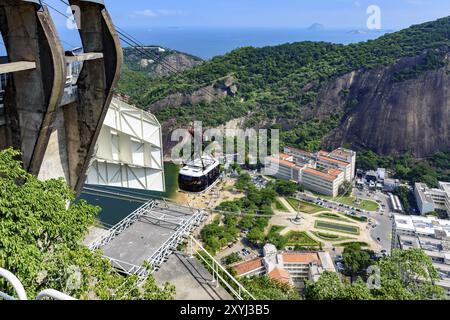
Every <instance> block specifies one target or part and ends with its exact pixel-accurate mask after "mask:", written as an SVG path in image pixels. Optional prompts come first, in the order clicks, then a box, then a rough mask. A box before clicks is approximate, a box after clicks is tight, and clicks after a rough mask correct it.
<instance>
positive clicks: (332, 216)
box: [317, 212, 351, 222]
mask: <svg viewBox="0 0 450 320" xmlns="http://www.w3.org/2000/svg"><path fill="white" fill-rule="evenodd" d="M317 217H319V218H325V219H331V220H337V221H343V222H351V221H350V220H349V219H347V218H344V217H342V216H340V215H338V214H335V213H328V212H325V213H321V214H319V215H318V216H317ZM349 218H350V217H349Z"/></svg>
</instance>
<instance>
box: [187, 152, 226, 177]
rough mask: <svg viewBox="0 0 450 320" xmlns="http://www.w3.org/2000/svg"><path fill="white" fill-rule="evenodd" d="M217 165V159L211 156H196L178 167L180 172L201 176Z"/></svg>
mask: <svg viewBox="0 0 450 320" xmlns="http://www.w3.org/2000/svg"><path fill="white" fill-rule="evenodd" d="M219 165H220V163H219V161H218V160H217V159H214V158H211V157H202V158H201V159H200V158H197V159H195V160H191V161H189V162H187V163H186V165H185V166H184V167H183V168H181V169H180V174H182V175H186V176H192V177H201V176H203V175H205V174H207V173H208V172H210V171H211V170H212V169H214V168H216V167H217V166H219Z"/></svg>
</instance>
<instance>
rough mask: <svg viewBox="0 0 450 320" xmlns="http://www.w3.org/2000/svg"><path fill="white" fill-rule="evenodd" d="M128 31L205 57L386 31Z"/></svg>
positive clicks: (339, 40)
mask: <svg viewBox="0 0 450 320" xmlns="http://www.w3.org/2000/svg"><path fill="white" fill-rule="evenodd" d="M127 32H128V33H130V34H131V35H133V36H134V37H135V38H136V39H138V40H139V41H140V42H142V43H143V44H147V45H159V46H163V47H166V48H170V49H175V50H178V51H181V52H185V53H189V54H192V55H194V56H197V57H200V58H202V59H204V60H209V59H211V58H213V57H214V56H218V55H223V54H226V53H228V52H230V51H232V50H234V49H237V48H240V47H245V46H253V47H264V46H274V45H279V44H285V43H292V42H299V41H325V42H332V43H339V44H350V43H357V42H362V41H367V40H372V39H376V38H378V37H380V36H381V35H383V34H384V33H385V32H384V31H379V32H364V31H352V30H338V29H329V30H328V29H325V30H307V29H264V28H245V29H241V28H239V29H238V28H148V29H130V30H127Z"/></svg>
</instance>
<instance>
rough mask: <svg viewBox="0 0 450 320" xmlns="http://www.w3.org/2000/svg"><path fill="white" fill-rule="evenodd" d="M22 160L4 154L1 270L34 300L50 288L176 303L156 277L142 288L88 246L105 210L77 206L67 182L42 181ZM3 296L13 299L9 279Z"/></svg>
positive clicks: (2, 285)
mask: <svg viewBox="0 0 450 320" xmlns="http://www.w3.org/2000/svg"><path fill="white" fill-rule="evenodd" d="M18 157H20V153H19V152H17V151H13V150H12V149H6V150H4V151H0V266H1V267H2V268H5V269H7V270H9V271H11V272H12V273H13V274H15V275H16V276H17V277H18V278H19V279H20V281H21V282H22V283H23V285H24V287H25V289H26V291H27V295H28V297H29V298H33V297H35V296H36V295H37V293H39V292H40V291H42V290H44V289H48V288H51V289H55V290H58V291H62V292H65V293H67V294H69V295H72V296H74V297H76V298H80V299H106V300H108V299H170V298H173V295H174V287H173V286H171V285H169V284H166V285H165V286H164V287H163V288H160V287H159V286H157V285H156V283H155V281H154V279H153V278H152V277H151V276H150V277H149V278H148V280H147V282H146V283H145V284H144V286H143V287H142V288H138V286H137V278H136V277H135V276H129V277H123V276H121V275H119V274H118V273H117V272H116V271H115V270H114V268H113V267H112V265H111V263H110V262H109V261H108V260H105V259H103V258H102V254H101V252H100V251H95V252H92V251H90V250H89V249H88V248H87V247H85V246H83V245H82V244H81V243H82V240H83V238H84V237H85V236H86V235H87V233H88V227H89V226H91V225H92V224H93V223H94V221H95V217H96V215H97V214H98V212H99V211H100V208H98V207H93V206H91V205H89V204H87V203H86V202H85V201H79V202H75V203H74V200H75V199H74V195H73V192H72V191H71V190H70V188H69V187H68V186H67V184H66V183H65V182H64V181H63V180H62V179H59V180H48V181H40V180H38V179H37V178H36V177H34V176H32V175H30V174H28V173H27V172H26V171H25V170H23V169H22V166H21V163H20V161H17V160H16V158H18ZM69 204H70V205H69ZM0 291H3V292H7V293H9V294H11V295H12V294H13V292H12V291H11V288H10V287H9V286H8V285H7V284H6V281H5V280H3V279H0Z"/></svg>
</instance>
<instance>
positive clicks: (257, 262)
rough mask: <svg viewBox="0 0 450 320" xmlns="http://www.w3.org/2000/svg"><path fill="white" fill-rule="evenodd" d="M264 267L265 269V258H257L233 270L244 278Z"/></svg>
mask: <svg viewBox="0 0 450 320" xmlns="http://www.w3.org/2000/svg"><path fill="white" fill-rule="evenodd" d="M262 267H264V265H263V258H256V259H253V260H250V261H245V262H242V263H239V264H237V265H235V266H233V269H234V270H236V273H237V275H238V276H242V275H245V274H247V273H249V272H252V271H256V270H258V269H260V268H262Z"/></svg>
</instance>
